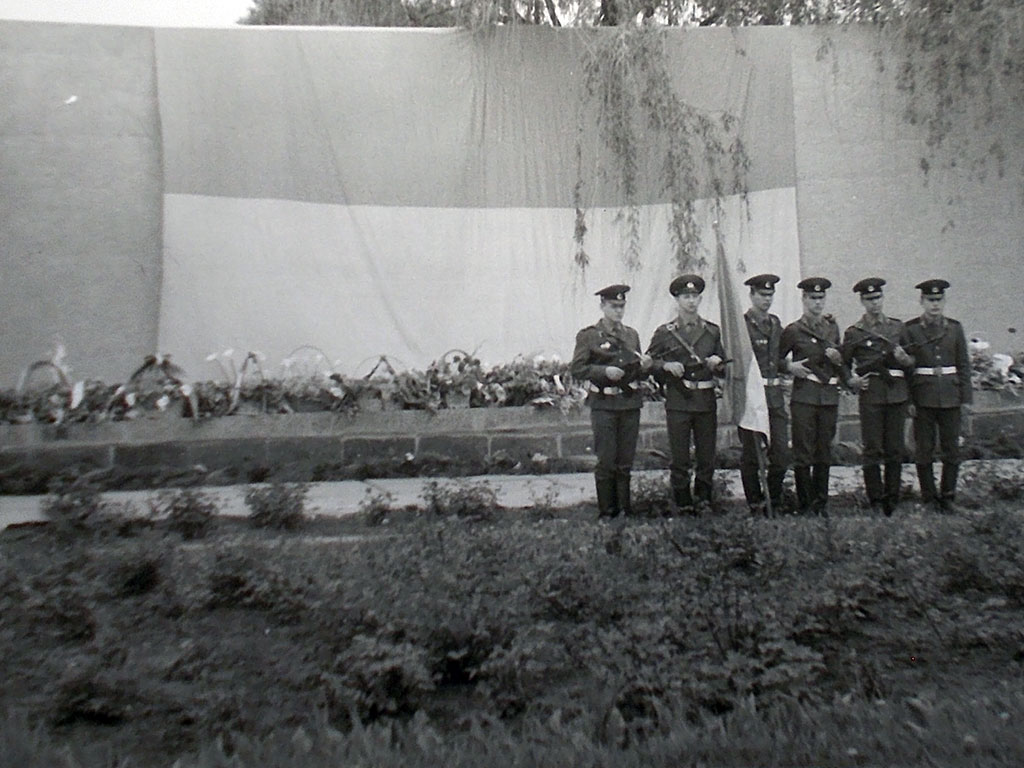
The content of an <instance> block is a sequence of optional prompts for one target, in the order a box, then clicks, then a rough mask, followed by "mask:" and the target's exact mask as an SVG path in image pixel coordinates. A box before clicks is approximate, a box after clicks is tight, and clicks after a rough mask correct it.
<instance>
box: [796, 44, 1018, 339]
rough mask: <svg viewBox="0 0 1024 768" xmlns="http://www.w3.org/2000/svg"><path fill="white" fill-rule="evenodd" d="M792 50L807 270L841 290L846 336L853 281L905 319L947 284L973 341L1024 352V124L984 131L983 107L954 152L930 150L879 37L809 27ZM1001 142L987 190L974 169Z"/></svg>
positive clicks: (834, 299)
mask: <svg viewBox="0 0 1024 768" xmlns="http://www.w3.org/2000/svg"><path fill="white" fill-rule="evenodd" d="M792 43H793V48H792V51H793V117H794V122H795V125H796V167H797V215H798V226H799V234H800V255H801V261H802V265H803V272H804V274H805V275H822V276H825V277H828V278H829V279H831V280H832V281H833V283H834V284H835V289H834V290H833V291H832V293H831V294H830V299H829V301H830V310H831V311H833V312H834V313H835V314H836V316H837V318H838V320H839V322H840V323H841V327H845V326H846V325H849V324H850V323H852V322H853V321H854V320H855V319H856V318H857V317H859V316H860V315H861V314H862V313H863V308H862V307H861V305H860V303H859V301H858V297H857V296H856V294H854V293H853V292H852V286H853V284H854V283H855V282H856V281H857V280H859V279H861V278H863V277H868V276H873V275H879V276H881V277H884V278H886V280H888V282H889V286H888V287H887V288H886V291H887V296H886V311H887V312H889V313H890V314H892V315H893V316H894V317H900V318H903V319H906V318H908V317H912V316H914V315H917V314H920V312H921V307H920V304H919V300H920V293H919V292H918V291H916V290H914V285H916V284H917V283H919V282H920V281H922V280H925V279H927V278H931V277H941V278H945V279H947V280H949V281H950V282H951V283H952V286H953V287H952V289H951V291H950V293H949V294H948V305H947V312H948V314H949V315H950V316H951V317H955V318H957V319H959V320H961V321H962V322H963V323H964V326H965V330H966V332H967V334H968V336H972V335H978V336H980V337H981V338H984V339H986V340H988V341H990V342H991V343H992V345H993V349H995V350H998V351H1003V352H1011V353H1012V352H1016V351H1020V350H1022V349H1024V338H1022V337H1021V336H1020V335H1019V334H1014V333H1011V332H1010V331H1009V330H1008V329H1009V328H1018V329H1020V330H1021V332H1022V333H1024V302H1022V301H1021V299H1020V285H1021V284H1024V189H1022V186H1021V184H1022V173H1024V171H1022V169H1024V114H1022V112H1021V111H1018V112H1016V113H1015V114H1012V115H1009V116H1007V117H1006V119H1004V120H1001V121H996V122H991V123H985V122H983V121H979V122H977V123H976V122H975V120H976V119H977V118H978V107H979V104H977V103H975V104H973V105H969V106H970V107H971V108H970V109H968V110H967V112H966V114H965V118H964V120H963V121H961V122H955V123H954V131H955V135H954V136H953V138H952V139H951V141H950V144H949V145H948V146H945V147H940V148H938V149H936V150H935V151H932V150H930V149H929V147H928V146H927V144H926V138H927V137H926V132H925V129H924V127H923V126H919V125H911V124H910V123H909V122H907V121H906V120H905V119H904V117H903V114H904V111H905V109H906V106H907V100H906V99H907V96H906V94H904V93H903V92H901V91H900V90H898V89H897V87H896V83H895V73H896V72H897V71H898V69H899V66H900V64H901V63H903V61H904V57H903V54H900V53H894V52H893V51H892V50H891V49H890V47H889V43H888V42H887V40H886V39H885V38H884V37H883V36H881V35H880V34H879V33H878V32H877V31H875V30H872V29H870V28H864V27H849V28H843V29H833V30H831V31H828V32H825V31H822V30H813V29H807V30H801V31H800V32H799V33H796V34H794V35H793V36H792ZM819 53H822V55H820V56H819ZM880 63H881V64H882V65H883V66H882V67H881V68H880V66H879V65H880ZM962 142H966V144H967V146H968V147H969V149H968V150H967V152H962V150H961V147H960V144H961V143H962ZM993 142H998V145H999V146H1000V147H1002V149H1003V150H1004V151H1005V152H1006V162H1005V167H1006V169H1007V171H1008V172H1007V173H1006V176H1005V177H1000V175H999V173H998V167H997V166H996V164H995V163H994V162H990V164H989V166H988V168H987V170H988V173H987V176H986V177H985V179H984V180H983V181H982V180H980V178H979V176H978V175H977V174H975V173H972V172H971V171H970V169H969V168H968V167H967V166H969V164H970V162H971V161H972V160H973V159H974V158H976V157H978V156H979V155H981V156H983V155H984V154H985V151H986V150H987V149H988V147H989V146H990V145H992V144H993ZM922 159H926V160H928V162H929V165H930V168H931V170H930V171H929V172H928V174H927V175H925V174H924V173H923V172H922V169H921V161H922ZM990 160H991V158H990ZM951 162H955V163H956V164H957V166H956V168H953V169H949V168H948V167H945V166H947V165H948V164H949V163H951Z"/></svg>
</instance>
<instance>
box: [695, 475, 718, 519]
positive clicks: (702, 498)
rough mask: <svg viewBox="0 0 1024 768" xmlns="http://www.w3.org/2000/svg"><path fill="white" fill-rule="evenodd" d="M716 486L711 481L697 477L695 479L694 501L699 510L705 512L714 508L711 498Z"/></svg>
mask: <svg viewBox="0 0 1024 768" xmlns="http://www.w3.org/2000/svg"><path fill="white" fill-rule="evenodd" d="M713 493H714V488H713V486H712V485H711V483H709V482H707V481H705V480H701V479H699V478H695V479H694V481H693V503H694V506H695V507H696V508H697V511H698V512H700V513H702V514H705V513H708V512H710V511H711V510H712V506H711V499H712V497H713Z"/></svg>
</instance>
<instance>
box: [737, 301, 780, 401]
mask: <svg viewBox="0 0 1024 768" xmlns="http://www.w3.org/2000/svg"><path fill="white" fill-rule="evenodd" d="M743 317H744V319H745V320H746V321H747V333H749V334H750V344H751V346H752V347H753V348H754V358H755V359H756V360H757V365H758V367H759V368H760V369H761V376H762V377H763V378H764V380H765V387H764V394H765V399H766V400H767V402H768V407H769V408H784V407H785V405H786V396H785V394H784V393H783V391H782V387H781V386H780V384H781V382H780V381H779V377H780V375H781V374H780V370H781V368H782V361H781V359H780V355H779V348H780V346H781V343H782V321H781V320H779V318H778V316H777V315H772V314H768V313H761V314H760V315H759V314H758V313H755V312H754V310H752V309H748V310H747V311H746V312H745V313H744V315H743Z"/></svg>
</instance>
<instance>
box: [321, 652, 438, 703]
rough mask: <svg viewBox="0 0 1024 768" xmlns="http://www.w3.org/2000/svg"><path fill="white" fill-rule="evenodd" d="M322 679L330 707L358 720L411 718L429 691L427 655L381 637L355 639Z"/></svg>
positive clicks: (430, 683) (431, 688)
mask: <svg viewBox="0 0 1024 768" xmlns="http://www.w3.org/2000/svg"><path fill="white" fill-rule="evenodd" d="M321 679H322V681H323V682H324V683H325V684H326V689H327V690H326V692H327V699H328V701H329V702H330V704H331V705H332V707H333V708H334V709H336V710H338V711H340V712H341V713H344V714H345V715H347V714H348V713H349V712H350V711H352V710H353V709H354V710H355V712H356V713H357V714H358V715H359V717H360V719H362V720H376V719H378V718H380V717H383V716H395V715H402V714H412V713H413V712H415V711H416V710H417V709H419V708H420V706H421V704H422V703H423V701H424V697H425V696H426V694H428V693H430V692H431V691H432V690H434V681H433V680H432V678H431V675H430V669H429V668H428V666H427V654H426V651H425V650H424V649H423V648H419V647H417V646H415V645H413V644H412V643H408V642H402V641H398V640H393V639H390V638H388V637H385V636H382V635H373V636H370V635H357V636H356V637H354V638H353V640H352V644H351V645H350V646H349V647H348V648H347V649H346V650H345V651H343V652H342V653H341V654H339V655H338V657H337V659H336V660H335V664H334V671H332V672H330V673H326V674H324V675H323V676H322V678H321Z"/></svg>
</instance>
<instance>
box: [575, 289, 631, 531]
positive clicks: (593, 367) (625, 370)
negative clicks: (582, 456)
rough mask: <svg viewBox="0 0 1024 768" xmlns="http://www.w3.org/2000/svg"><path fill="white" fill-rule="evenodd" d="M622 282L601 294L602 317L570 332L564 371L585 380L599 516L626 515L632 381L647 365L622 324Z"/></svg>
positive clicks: (629, 462)
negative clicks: (568, 362)
mask: <svg viewBox="0 0 1024 768" xmlns="http://www.w3.org/2000/svg"><path fill="white" fill-rule="evenodd" d="M628 291H629V286H628V285H609V286H608V287H607V288H602V289H601V290H600V291H598V292H597V293H596V294H595V295H596V296H600V297H601V311H602V312H603V313H604V317H603V318H601V319H600V320H599V321H598V322H597V323H595V324H594V325H590V326H587V327H586V328H584V329H583V330H581V331H580V332H579V333H577V334H576V349H575V351H574V352H573V356H572V363H571V365H570V369H569V370H570V372H571V373H572V375H573V376H574V377H575V378H576V379H577V380H579V381H584V380H588V381H589V390H590V391H589V393H588V395H587V405H589V406H590V423H591V426H592V427H593V430H594V453H596V454H597V467H596V468H595V469H594V481H595V485H596V487H597V509H598V516H599V517H615V516H617V515H619V514H626V515H628V514H630V512H631V511H632V510H631V505H630V493H629V491H630V488H629V483H630V472H631V470H632V468H633V459H634V457H635V456H636V440H637V436H638V435H639V433H640V407H641V406H642V405H643V398H642V396H641V394H640V388H639V385H638V382H639V381H640V380H641V379H642V378H644V377H645V376H646V372H647V371H648V370H649V369H650V367H651V358H650V357H648V356H647V355H644V354H642V353H641V352H640V336H639V334H638V333H637V332H636V331H635V330H634V329H632V328H630V327H628V326H625V325H623V324H622V315H623V313H624V312H625V308H626V293H627V292H628Z"/></svg>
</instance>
